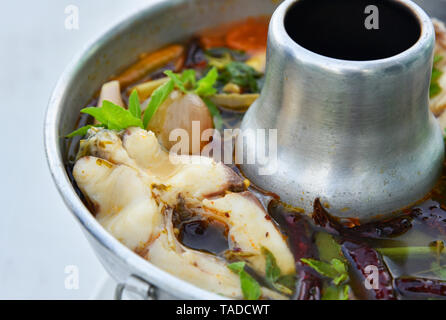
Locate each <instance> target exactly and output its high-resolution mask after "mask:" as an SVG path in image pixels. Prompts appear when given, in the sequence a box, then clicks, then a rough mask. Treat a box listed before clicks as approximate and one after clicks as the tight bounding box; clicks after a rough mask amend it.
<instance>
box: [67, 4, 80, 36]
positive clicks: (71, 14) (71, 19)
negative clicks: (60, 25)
mask: <svg viewBox="0 0 446 320" xmlns="http://www.w3.org/2000/svg"><path fill="white" fill-rule="evenodd" d="M65 15H66V17H65V24H64V25H65V29H67V30H70V31H71V30H79V7H78V6H75V5H73V4H70V5H68V6H66V7H65Z"/></svg>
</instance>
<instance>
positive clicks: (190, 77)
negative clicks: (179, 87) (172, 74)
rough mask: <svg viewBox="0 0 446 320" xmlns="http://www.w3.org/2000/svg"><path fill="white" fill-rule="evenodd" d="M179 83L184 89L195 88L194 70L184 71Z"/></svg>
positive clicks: (195, 77)
mask: <svg viewBox="0 0 446 320" xmlns="http://www.w3.org/2000/svg"><path fill="white" fill-rule="evenodd" d="M181 81H182V82H183V84H184V86H185V87H186V88H195V87H196V86H197V76H196V74H195V70H194V69H187V70H184V71H183V73H182V74H181Z"/></svg>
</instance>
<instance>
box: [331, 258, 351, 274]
mask: <svg viewBox="0 0 446 320" xmlns="http://www.w3.org/2000/svg"><path fill="white" fill-rule="evenodd" d="M331 265H332V266H333V268H334V269H335V270H336V271H337V272H338V273H347V268H346V266H345V263H344V262H342V261H341V260H339V259H332V260H331Z"/></svg>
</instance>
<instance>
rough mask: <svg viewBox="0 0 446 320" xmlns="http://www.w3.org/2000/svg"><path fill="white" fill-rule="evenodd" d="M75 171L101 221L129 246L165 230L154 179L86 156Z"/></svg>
mask: <svg viewBox="0 0 446 320" xmlns="http://www.w3.org/2000/svg"><path fill="white" fill-rule="evenodd" d="M73 175H74V178H75V179H76V182H77V184H78V186H79V188H80V189H81V191H82V193H83V194H84V195H85V196H86V197H88V199H89V201H90V202H91V203H92V204H93V206H94V208H95V214H96V219H97V220H98V222H99V223H100V224H101V225H102V226H103V227H104V228H105V229H106V230H107V231H109V232H110V233H111V234H112V235H113V236H114V237H115V238H117V239H118V240H119V241H121V242H122V243H123V244H124V245H126V246H127V247H128V248H130V249H132V250H141V249H143V248H144V247H145V246H146V243H147V242H149V241H150V240H151V239H152V238H154V237H156V236H157V235H158V234H159V232H160V231H161V230H162V215H161V213H160V209H159V207H158V204H157V203H156V201H155V200H154V199H153V198H152V194H151V188H150V180H147V177H143V176H141V175H140V173H139V172H138V171H136V170H135V169H133V168H130V167H128V166H126V165H114V164H112V163H110V162H108V161H105V160H103V159H99V158H96V157H84V158H82V159H80V160H78V161H77V162H76V165H75V166H74V169H73Z"/></svg>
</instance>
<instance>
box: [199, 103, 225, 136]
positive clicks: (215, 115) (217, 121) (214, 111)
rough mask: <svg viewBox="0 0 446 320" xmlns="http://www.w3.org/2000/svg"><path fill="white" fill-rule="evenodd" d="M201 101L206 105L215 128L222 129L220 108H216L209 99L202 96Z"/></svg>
mask: <svg viewBox="0 0 446 320" xmlns="http://www.w3.org/2000/svg"><path fill="white" fill-rule="evenodd" d="M203 101H204V103H205V104H206V106H207V107H208V109H209V112H210V113H211V116H212V119H213V120H214V127H215V129H217V130H219V131H220V130H221V129H223V118H222V117H221V113H220V110H218V107H217V106H216V105H215V104H214V103H213V102H212V101H211V100H209V99H206V98H203Z"/></svg>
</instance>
